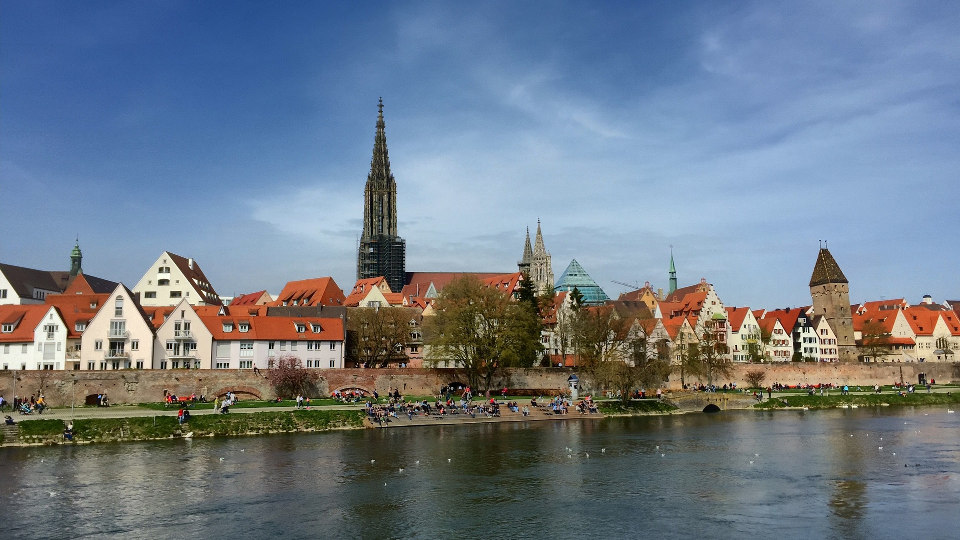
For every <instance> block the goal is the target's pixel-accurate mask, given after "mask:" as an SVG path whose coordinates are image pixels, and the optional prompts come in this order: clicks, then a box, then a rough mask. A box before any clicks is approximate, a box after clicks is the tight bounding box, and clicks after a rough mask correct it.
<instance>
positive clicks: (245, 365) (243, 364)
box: [240, 360, 253, 369]
mask: <svg viewBox="0 0 960 540" xmlns="http://www.w3.org/2000/svg"><path fill="white" fill-rule="evenodd" d="M252 367H253V360H241V361H240V369H250V368H252Z"/></svg>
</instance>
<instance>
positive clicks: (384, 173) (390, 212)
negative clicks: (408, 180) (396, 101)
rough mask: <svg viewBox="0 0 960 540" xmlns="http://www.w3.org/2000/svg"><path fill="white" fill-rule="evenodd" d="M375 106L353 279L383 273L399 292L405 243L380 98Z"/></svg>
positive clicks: (401, 284) (404, 268)
mask: <svg viewBox="0 0 960 540" xmlns="http://www.w3.org/2000/svg"><path fill="white" fill-rule="evenodd" d="M377 109H378V111H379V112H378V114H377V134H376V136H375V137H374V141H373V157H372V158H371V160H370V173H369V174H368V175H367V185H366V187H365V188H364V190H363V235H362V236H361V237H360V247H359V250H358V253H357V279H365V278H372V277H379V276H383V277H384V278H386V280H387V284H389V285H390V290H391V291H394V292H399V291H400V289H402V288H403V284H404V280H405V278H406V243H405V242H404V240H403V238H400V236H398V235H397V182H396V180H394V178H393V173H391V172H390V156H389V155H388V153H387V135H386V132H385V128H384V122H383V98H381V99H380V104H379V105H378V106H377Z"/></svg>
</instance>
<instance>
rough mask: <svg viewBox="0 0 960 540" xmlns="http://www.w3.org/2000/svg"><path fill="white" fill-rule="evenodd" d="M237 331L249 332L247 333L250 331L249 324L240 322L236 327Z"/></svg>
mask: <svg viewBox="0 0 960 540" xmlns="http://www.w3.org/2000/svg"><path fill="white" fill-rule="evenodd" d="M237 329H238V330H240V331H241V332H249V331H250V323H248V322H246V321H244V322H242V323H240V324H239V325H238V327H237Z"/></svg>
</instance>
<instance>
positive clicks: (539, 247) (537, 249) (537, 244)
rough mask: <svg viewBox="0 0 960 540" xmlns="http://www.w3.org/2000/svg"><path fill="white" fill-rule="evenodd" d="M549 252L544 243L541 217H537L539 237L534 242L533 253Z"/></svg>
mask: <svg viewBox="0 0 960 540" xmlns="http://www.w3.org/2000/svg"><path fill="white" fill-rule="evenodd" d="M546 252H547V248H546V247H544V245H543V233H542V232H540V219H539V218H538V219H537V239H536V240H535V241H534V243H533V253H534V254H543V253H546Z"/></svg>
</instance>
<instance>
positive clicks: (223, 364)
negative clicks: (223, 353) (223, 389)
mask: <svg viewBox="0 0 960 540" xmlns="http://www.w3.org/2000/svg"><path fill="white" fill-rule="evenodd" d="M217 369H230V361H229V360H227V361H226V362H217Z"/></svg>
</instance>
